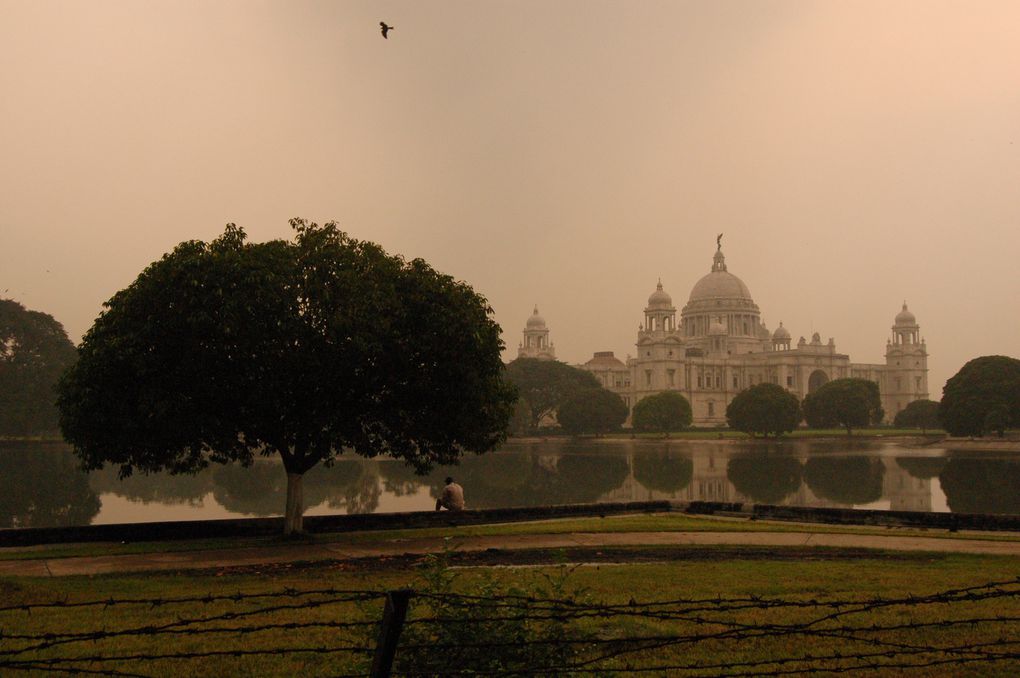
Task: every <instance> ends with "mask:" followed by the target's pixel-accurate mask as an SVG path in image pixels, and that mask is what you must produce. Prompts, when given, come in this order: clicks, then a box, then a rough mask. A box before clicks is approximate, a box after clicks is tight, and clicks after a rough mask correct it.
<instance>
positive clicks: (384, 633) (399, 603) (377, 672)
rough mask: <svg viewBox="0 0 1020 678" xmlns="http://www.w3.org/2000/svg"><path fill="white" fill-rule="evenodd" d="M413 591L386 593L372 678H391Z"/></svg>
mask: <svg viewBox="0 0 1020 678" xmlns="http://www.w3.org/2000/svg"><path fill="white" fill-rule="evenodd" d="M412 593H414V592H413V591H412V590H411V589H399V590H397V591H389V592H387V593H386V607H385V608H384V609H383V618H382V624H380V626H379V641H378V643H377V644H376V646H375V656H374V657H372V672H371V674H370V675H371V677H372V678H389V676H390V671H391V670H392V669H393V657H394V656H395V655H396V653H397V643H398V642H399V641H400V632H401V631H402V630H403V629H404V618H405V617H406V616H407V603H408V601H409V600H410V599H411V594H412Z"/></svg>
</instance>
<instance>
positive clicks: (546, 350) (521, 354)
mask: <svg viewBox="0 0 1020 678" xmlns="http://www.w3.org/2000/svg"><path fill="white" fill-rule="evenodd" d="M517 357H518V358H538V359H539V360H556V350H555V348H554V346H553V345H552V344H551V343H550V342H549V328H548V327H546V325H545V318H543V317H542V316H540V315H539V314H538V306H536V307H535V311H534V313H532V314H531V317H530V318H528V322H527V324H525V326H524V341H523V342H521V344H520V346H518V347H517Z"/></svg>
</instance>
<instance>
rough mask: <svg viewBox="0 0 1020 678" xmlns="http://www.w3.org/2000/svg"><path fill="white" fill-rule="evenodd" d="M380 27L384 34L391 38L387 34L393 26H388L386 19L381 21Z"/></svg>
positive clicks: (385, 36)
mask: <svg viewBox="0 0 1020 678" xmlns="http://www.w3.org/2000/svg"><path fill="white" fill-rule="evenodd" d="M379 28H381V29H382V36H383V37H384V38H386V39H387V40H389V39H390V38H389V36H388V35H386V34H387V33H389V32H390V31H392V30H393V26H387V25H386V22H385V21H380V22H379Z"/></svg>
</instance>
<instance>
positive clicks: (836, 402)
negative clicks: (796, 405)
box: [802, 379, 885, 434]
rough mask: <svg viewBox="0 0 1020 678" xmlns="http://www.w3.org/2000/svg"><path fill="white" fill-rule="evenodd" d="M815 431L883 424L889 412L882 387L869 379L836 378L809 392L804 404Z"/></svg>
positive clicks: (803, 406)
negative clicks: (881, 391) (885, 410)
mask: <svg viewBox="0 0 1020 678" xmlns="http://www.w3.org/2000/svg"><path fill="white" fill-rule="evenodd" d="M802 408H803V410H804V418H805V419H806V420H807V424H808V426H810V427H811V428H832V427H835V426H842V427H844V428H846V432H847V434H852V433H853V429H855V428H861V427H863V426H868V425H871V424H880V423H882V418H883V417H884V416H885V412H884V411H883V410H882V399H881V396H880V395H879V392H878V384H876V383H875V382H873V381H869V380H868V379H836V380H835V381H830V382H829V383H827V384H825V385H823V386H822V387H821V388H819V389H818V390H817V391H815V392H814V393H809V394H808V395H807V396H806V397H805V398H804V402H803V404H802Z"/></svg>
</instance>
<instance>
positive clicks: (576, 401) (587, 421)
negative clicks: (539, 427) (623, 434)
mask: <svg viewBox="0 0 1020 678" xmlns="http://www.w3.org/2000/svg"><path fill="white" fill-rule="evenodd" d="M626 420H627V405H626V404H624V402H623V399H622V398H620V396H618V395H616V394H615V393H613V392H612V391H609V390H606V389H604V388H601V387H600V388H593V389H589V390H586V391H581V392H579V393H577V394H575V395H574V396H573V397H571V398H570V399H569V400H567V401H566V402H564V403H563V404H562V405H560V408H559V410H557V411H556V421H558V422H559V424H560V426H562V427H563V430H564V431H566V432H567V433H570V434H571V435H581V434H583V433H594V434H595V435H599V434H601V433H609V432H611V431H615V430H617V429H619V428H620V426H621V425H622V424H623V422H624V421H626Z"/></svg>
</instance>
